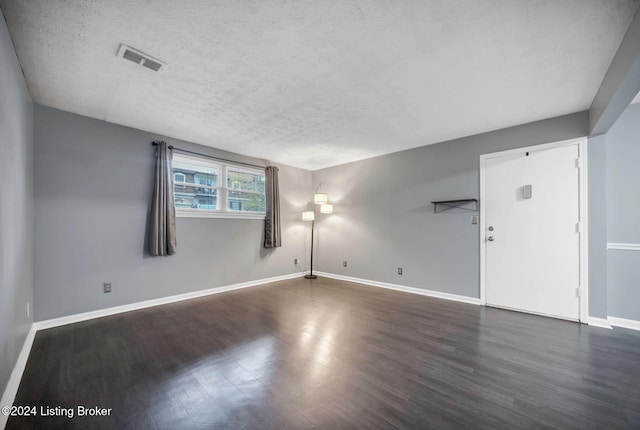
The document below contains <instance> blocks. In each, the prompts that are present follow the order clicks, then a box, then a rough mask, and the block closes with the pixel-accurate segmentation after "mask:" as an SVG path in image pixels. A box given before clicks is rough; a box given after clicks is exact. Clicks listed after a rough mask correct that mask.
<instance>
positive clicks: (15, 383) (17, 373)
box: [0, 324, 37, 429]
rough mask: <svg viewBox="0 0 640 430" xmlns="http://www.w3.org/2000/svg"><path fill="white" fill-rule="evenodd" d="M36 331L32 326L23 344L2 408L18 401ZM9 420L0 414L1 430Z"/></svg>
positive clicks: (4, 394)
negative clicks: (17, 397)
mask: <svg viewBox="0 0 640 430" xmlns="http://www.w3.org/2000/svg"><path fill="white" fill-rule="evenodd" d="M36 331H37V330H36V328H35V327H34V326H33V324H31V328H30V329H29V333H27V338H26V339H25V340H24V343H23V344H22V349H21V350H20V354H18V359H17V360H16V364H15V366H13V370H12V371H11V376H9V381H8V382H7V386H6V387H5V389H4V393H2V400H0V407H4V406H12V405H13V402H14V400H15V399H16V394H17V393H18V387H19V386H20V381H21V380H22V374H23V373H24V368H25V367H26V366H27V359H28V358H29V353H30V352H31V346H32V345H33V339H34V338H35V337H36ZM8 419H9V417H8V416H7V415H5V414H2V413H0V429H3V428H5V426H6V425H7V420H8Z"/></svg>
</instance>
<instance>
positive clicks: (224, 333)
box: [7, 278, 640, 429]
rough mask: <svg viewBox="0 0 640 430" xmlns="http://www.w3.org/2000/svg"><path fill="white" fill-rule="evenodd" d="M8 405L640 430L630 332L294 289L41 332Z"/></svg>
mask: <svg viewBox="0 0 640 430" xmlns="http://www.w3.org/2000/svg"><path fill="white" fill-rule="evenodd" d="M15 405H27V406H36V407H37V408H38V413H37V415H38V416H36V417H20V418H19V417H10V418H9V421H8V425H7V428H8V429H22V428H25V429H31V428H37V429H49V428H65V429H66V428H90V429H314V428H318V429H460V428H470V429H471V428H472V429H528V428H531V429H547V428H548V429H553V428H557V429H627V428H636V429H638V428H640V333H639V332H634V331H630V330H625V329H615V330H606V329H601V328H595V327H588V326H584V325H580V324H576V323H571V322H565V321H560V320H554V319H549V318H544V317H538V316H533V315H527V314H521V313H516V312H510V311H505V310H499V309H492V308H484V307H481V306H474V305H467V304H462V303H456V302H450V301H445V300H439V299H433V298H428V297H422V296H416V295H412V294H406V293H401V292H395V291H388V290H383V289H379V288H374V287H368V286H363V285H358V284H352V283H348V282H342V281H336V280H330V279H325V278H318V279H316V280H304V279H302V278H301V279H295V280H290V281H283V282H278V283H272V284H268V285H264V286H260V287H254V288H249V289H244V290H238V291H234V292H229V293H224V294H219V295H214V296H209V297H203V298H199V299H194V300H189V301H185V302H180V303H175V304H170V305H164V306H160V307H156V308H149V309H144V310H139V311H134V312H129V313H125V314H120V315H114V316H111V317H105V318H101V319H96V320H92V321H86V322H82V323H77V324H72V325H67V326H63V327H57V328H53V329H49V330H45V331H41V332H38V333H37V335H36V338H35V342H34V344H33V349H32V351H31V355H30V356H29V361H28V363H27V367H26V370H25V373H24V376H23V379H22V382H21V384H20V388H19V391H18V394H17V397H16V402H15ZM78 405H83V406H86V407H90V408H91V407H95V406H98V407H100V408H111V409H112V412H111V414H110V415H108V416H103V417H78V416H77V409H76V408H77V406H78ZM57 406H58V407H61V408H72V410H73V411H74V417H73V418H68V417H67V416H66V415H63V416H46V417H43V416H41V414H40V408H41V407H45V408H46V407H49V408H55V407H57Z"/></svg>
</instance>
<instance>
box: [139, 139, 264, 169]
mask: <svg viewBox="0 0 640 430" xmlns="http://www.w3.org/2000/svg"><path fill="white" fill-rule="evenodd" d="M151 146H158V143H157V142H151ZM169 149H173V150H175V151H179V152H186V153H187V154H193V155H198V156H200V157H207V158H212V159H214V160H218V161H226V162H227V163H234V164H242V165H245V166H251V167H257V168H258V169H263V170H264V169H266V167H265V166H258V165H257V164H251V163H243V162H242V161H234V160H228V159H226V158H220V157H214V156H213V155H207V154H202V153H200V152H194V151H189V150H187V149H180V148H176V147H175V146H173V145H169Z"/></svg>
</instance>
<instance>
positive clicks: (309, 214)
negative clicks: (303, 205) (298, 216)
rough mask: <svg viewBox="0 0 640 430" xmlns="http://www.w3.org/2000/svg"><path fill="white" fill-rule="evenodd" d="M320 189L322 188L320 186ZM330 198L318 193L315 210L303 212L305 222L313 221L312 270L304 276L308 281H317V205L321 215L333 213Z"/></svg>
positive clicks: (315, 195)
mask: <svg viewBox="0 0 640 430" xmlns="http://www.w3.org/2000/svg"><path fill="white" fill-rule="evenodd" d="M318 188H320V186H319V185H318ZM328 200H329V199H328V196H327V195H326V194H324V193H316V194H314V195H313V203H314V208H313V210H310V211H304V212H302V220H303V221H311V270H310V272H309V274H308V275H304V277H305V278H306V279H316V278H317V276H316V275H314V274H313V233H314V230H315V224H316V211H315V205H319V206H320V213H323V214H330V213H333V205H332V204H329V203H328Z"/></svg>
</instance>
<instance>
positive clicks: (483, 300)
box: [478, 136, 589, 324]
mask: <svg viewBox="0 0 640 430" xmlns="http://www.w3.org/2000/svg"><path fill="white" fill-rule="evenodd" d="M572 145H577V146H578V159H579V163H580V164H579V173H578V181H579V184H578V188H579V190H578V194H579V195H578V199H579V211H580V214H579V222H580V247H579V252H580V262H579V264H580V273H579V279H580V285H579V288H580V305H579V307H580V309H579V314H580V322H581V323H584V324H587V319H588V317H589V234H588V233H589V222H588V208H589V202H588V198H589V193H588V175H587V166H588V159H587V137H586V136H585V137H580V138H576V139H568V140H561V141H558V142H551V143H544V144H540V145H533V146H527V147H524V148H516V149H510V150H507V151H499V152H493V153H489V154H482V155H480V224H479V225H480V229H479V233H478V236H479V239H480V240H479V243H480V304H482V305H484V306H486V304H487V256H486V240H485V237H486V229H487V226H486V206H485V204H484V202H485V201H486V200H485V199H486V192H487V190H486V182H485V180H486V178H485V174H486V172H485V168H486V167H485V166H486V161H487V160H489V159H492V158H501V157H505V156H510V155H516V154H524V153H526V152H535V151H544V150H548V149H554V148H561V147H565V146H572Z"/></svg>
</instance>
